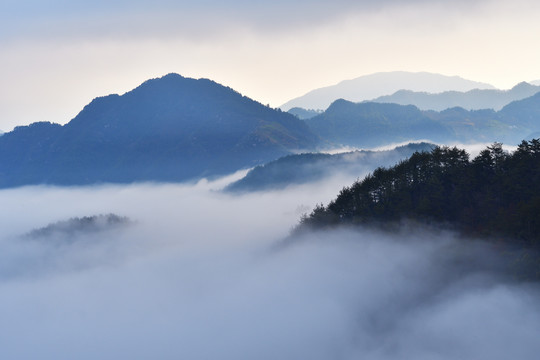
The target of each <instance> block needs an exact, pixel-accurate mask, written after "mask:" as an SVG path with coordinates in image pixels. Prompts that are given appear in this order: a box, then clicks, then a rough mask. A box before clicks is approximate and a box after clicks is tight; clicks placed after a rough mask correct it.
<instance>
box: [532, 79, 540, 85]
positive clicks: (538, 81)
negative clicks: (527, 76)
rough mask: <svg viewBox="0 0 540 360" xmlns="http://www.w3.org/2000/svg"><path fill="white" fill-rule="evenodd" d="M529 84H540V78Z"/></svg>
mask: <svg viewBox="0 0 540 360" xmlns="http://www.w3.org/2000/svg"><path fill="white" fill-rule="evenodd" d="M529 84H533V85H537V86H540V80H533V81H529Z"/></svg>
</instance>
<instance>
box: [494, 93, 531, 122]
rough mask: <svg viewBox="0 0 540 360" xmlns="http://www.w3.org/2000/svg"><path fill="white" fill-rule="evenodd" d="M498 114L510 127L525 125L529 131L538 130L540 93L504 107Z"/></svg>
mask: <svg viewBox="0 0 540 360" xmlns="http://www.w3.org/2000/svg"><path fill="white" fill-rule="evenodd" d="M500 114H501V115H502V116H503V117H504V118H505V119H506V121H507V122H508V123H509V124H511V125H512V126H520V125H525V126H526V127H528V128H529V129H530V130H531V131H539V130H540V93H537V94H535V95H534V96H531V97H528V98H526V99H523V100H519V101H514V102H512V103H510V104H508V105H506V106H505V107H504V108H502V110H501V111H500Z"/></svg>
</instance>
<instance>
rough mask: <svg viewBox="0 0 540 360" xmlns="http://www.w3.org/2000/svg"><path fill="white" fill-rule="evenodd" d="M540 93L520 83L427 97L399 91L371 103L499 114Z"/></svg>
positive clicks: (446, 92)
mask: <svg viewBox="0 0 540 360" xmlns="http://www.w3.org/2000/svg"><path fill="white" fill-rule="evenodd" d="M537 92H540V86H535V85H531V84H529V83H526V82H522V83H519V84H517V85H516V86H514V87H513V88H512V89H510V90H506V91H504V90H493V89H474V90H469V91H467V92H460V91H445V92H442V93H437V94H431V93H427V92H415V91H411V90H399V91H397V92H395V93H394V94H392V95H386V96H380V97H378V98H376V99H374V100H373V102H379V103H392V104H400V105H415V106H416V107H418V108H419V109H422V110H437V111H442V110H445V109H449V108H453V107H462V108H464V109H467V110H480V109H493V110H500V109H502V108H503V107H504V106H505V105H508V104H509V103H511V102H512V101H516V100H521V99H525V98H527V97H530V96H533V95H534V94H536V93H537Z"/></svg>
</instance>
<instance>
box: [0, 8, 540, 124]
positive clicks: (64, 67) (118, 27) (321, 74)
mask: <svg viewBox="0 0 540 360" xmlns="http://www.w3.org/2000/svg"><path fill="white" fill-rule="evenodd" d="M538 18H540V3H538V2H537V1H534V0H515V1H512V2H510V1H503V0H467V1H464V0H453V1H450V0H434V1H433V0H431V1H427V0H384V1H367V0H360V1H359V0H356V1H349V0H333V1H323V0H313V1H307V0H299V1H284V0H272V1H267V0H256V1H247V0H236V1H227V2H224V1H218V0H202V1H188V0H180V1H173V0H154V1H146V0H134V1H127V0H112V1H104V0H96V1H92V2H89V1H78V0H73V1H67V0H50V1H43V0H17V1H15V0H3V1H2V2H1V3H0V49H1V53H0V79H1V81H0V130H3V131H9V130H11V129H12V128H13V127H14V126H17V125H25V124H29V123H32V122H35V121H51V122H57V123H62V124H63V123H66V122H68V121H69V120H71V119H72V118H73V117H75V116H76V114H77V113H78V112H79V111H80V110H81V109H82V108H83V107H84V105H86V104H88V103H89V102H90V101H91V100H92V99H93V98H95V97H98V96H104V95H107V94H110V93H119V94H122V93H125V92H127V91H129V90H131V89H133V88H135V87H136V86H137V85H139V84H140V83H142V82H143V81H145V80H147V79H149V78H155V77H160V76H163V75H165V74H167V73H170V72H176V73H179V74H181V75H183V76H188V77H194V78H201V77H203V78H210V79H212V80H215V81H217V82H219V83H221V84H223V85H226V86H230V87H232V88H234V89H235V90H237V91H239V92H241V93H242V94H244V95H247V96H249V97H251V98H253V99H255V100H257V101H260V102H262V103H264V104H270V105H271V106H273V107H278V106H280V105H281V104H283V103H285V102H286V101H288V100H290V99H292V98H295V97H297V96H301V95H303V94H305V93H306V92H308V91H310V90H313V89H316V88H320V87H323V86H328V85H333V84H336V83H338V82H340V81H342V80H346V79H353V78H356V77H359V76H362V75H367V74H371V73H374V72H381V71H396V70H403V71H428V72H435V73H441V74H444V75H459V76H461V77H464V78H467V79H471V80H475V81H482V82H486V83H490V84H492V85H494V86H496V87H499V88H503V89H504V88H510V87H512V86H513V85H515V84H516V83H518V82H520V81H532V80H537V79H540V68H538V66H537V64H538V63H540V48H539V47H538V46H536V44H537V40H538V39H537V35H538V34H539V33H540V22H538V21H537V19H538Z"/></svg>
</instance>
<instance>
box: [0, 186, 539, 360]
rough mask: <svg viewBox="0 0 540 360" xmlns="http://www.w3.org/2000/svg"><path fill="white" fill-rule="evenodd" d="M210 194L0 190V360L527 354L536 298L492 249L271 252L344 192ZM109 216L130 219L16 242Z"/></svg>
mask: <svg viewBox="0 0 540 360" xmlns="http://www.w3.org/2000/svg"><path fill="white" fill-rule="evenodd" d="M222 185H223V184H222V183H220V182H207V181H202V182H200V183H198V184H195V185H171V184H159V185H158V184H142V185H132V186H102V187H83V188H68V189H66V188H47V187H29V188H21V189H14V190H2V191H0V201H1V202H2V204H3V205H4V206H3V207H2V208H1V209H0V212H1V213H0V226H1V228H2V229H3V231H2V235H1V236H0V264H1V265H0V319H2V321H1V322H0V356H1V357H2V358H3V359H35V358H39V359H55V360H57V359H75V358H76V359H97V358H99V359H149V358H155V359H179V358H185V359H315V360H317V359H321V360H322V359H344V360H345V359H347V360H348V359H358V358H361V359H381V360H383V359H483V358H489V359H510V358H515V359H536V358H537V354H538V352H539V351H540V342H538V339H539V338H540V308H539V307H540V306H539V305H538V304H540V302H539V301H538V299H539V295H540V294H539V292H538V288H537V286H536V285H533V284H527V283H518V282H515V281H513V280H512V279H511V278H509V277H507V276H503V275H502V274H501V273H500V272H499V270H498V268H499V263H498V256H497V249H493V248H491V247H489V246H486V245H485V244H481V243H477V242H474V243H471V242H470V241H469V242H468V243H467V244H466V246H464V245H463V244H462V242H461V241H460V240H458V239H456V236H455V235H454V234H453V233H451V232H445V231H440V230H436V229H416V228H413V229H411V228H408V229H407V228H404V229H403V230H402V231H401V232H399V233H397V234H392V235H391V234H388V233H381V232H377V231H371V230H366V229H357V230H345V229H342V230H336V231H329V232H319V233H312V234H304V235H303V236H302V238H299V239H296V240H294V241H291V242H288V243H287V244H286V245H285V246H276V244H280V243H282V242H281V241H282V239H283V238H284V237H286V236H287V234H288V233H289V230H290V228H291V227H292V226H294V225H295V224H296V223H297V221H298V219H299V217H300V214H301V213H303V212H306V211H309V210H310V209H311V208H312V207H313V206H314V205H315V203H318V202H327V201H329V200H330V199H332V198H333V197H334V196H335V194H336V193H337V191H338V190H339V189H340V188H341V186H342V185H343V184H341V183H340V182H331V183H326V184H320V183H319V184H313V185H308V186H302V187H291V188H289V189H287V190H286V191H274V192H267V193H257V194H250V195H242V196H231V195H227V194H222V193H219V192H217V191H215V189H216V188H219V187H220V186H222ZM314 194H315V195H314ZM109 213H114V214H118V215H120V216H126V217H128V218H129V219H130V220H133V223H131V224H130V225H129V226H125V227H121V228H113V229H109V230H107V229H105V230H103V231H99V232H93V233H82V234H79V233H77V234H75V235H74V237H73V238H71V239H69V241H63V240H62V239H57V240H58V241H46V239H27V238H24V237H23V236H22V235H24V234H26V233H28V232H29V231H31V230H32V229H36V228H37V229H39V228H42V227H45V226H46V225H47V224H50V223H55V222H57V221H61V220H66V219H69V218H72V217H76V216H77V217H82V216H91V215H95V214H109ZM44 240H45V241H44Z"/></svg>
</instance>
